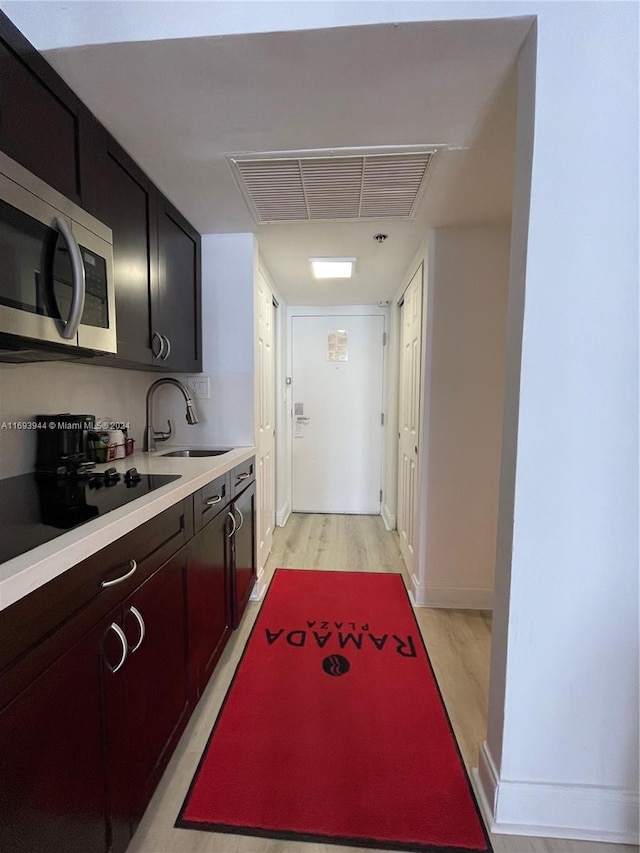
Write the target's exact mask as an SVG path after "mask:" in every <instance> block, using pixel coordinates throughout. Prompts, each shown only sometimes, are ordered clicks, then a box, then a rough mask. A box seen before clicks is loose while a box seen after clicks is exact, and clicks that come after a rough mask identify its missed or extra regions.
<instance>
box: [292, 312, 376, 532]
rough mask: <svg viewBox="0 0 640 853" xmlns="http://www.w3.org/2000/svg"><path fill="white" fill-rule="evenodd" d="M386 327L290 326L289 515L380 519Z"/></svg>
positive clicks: (340, 322) (359, 319)
mask: <svg viewBox="0 0 640 853" xmlns="http://www.w3.org/2000/svg"><path fill="white" fill-rule="evenodd" d="M384 320H385V318H384V317H383V316H381V315H358V316H345V315H338V316H336V315H331V316H321V317H300V316H298V317H294V318H293V320H292V334H291V337H292V371H293V388H292V391H293V397H292V410H293V411H292V417H293V437H292V443H293V464H292V468H293V472H292V479H293V490H292V491H293V495H292V508H293V511H294V512H326V513H361V514H371V515H377V514H379V512H380V484H381V471H382V433H383V426H382V387H383V385H382V381H383V345H384V344H383V334H384Z"/></svg>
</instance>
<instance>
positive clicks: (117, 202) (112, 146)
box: [96, 133, 159, 365]
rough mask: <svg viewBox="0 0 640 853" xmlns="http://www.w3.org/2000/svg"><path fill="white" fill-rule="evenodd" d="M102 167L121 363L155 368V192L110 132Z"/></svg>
mask: <svg viewBox="0 0 640 853" xmlns="http://www.w3.org/2000/svg"><path fill="white" fill-rule="evenodd" d="M101 164H102V165H101V168H100V176H99V182H98V183H99V186H100V187H101V191H100V192H99V195H98V197H97V198H96V205H97V212H96V216H98V218H99V219H101V220H102V221H103V222H104V223H105V225H108V226H109V228H111V230H112V232H113V275H114V282H115V290H116V331H117V335H118V354H117V358H118V361H122V362H131V363H135V364H140V365H150V364H151V363H152V362H153V355H152V351H151V332H150V293H151V282H152V278H153V277H154V276H155V275H156V273H157V269H156V266H157V264H156V257H157V252H156V243H155V241H156V236H155V235H156V230H155V190H154V188H153V187H152V186H151V185H150V183H149V181H148V179H147V178H146V176H145V175H144V173H143V172H142V171H141V170H140V169H139V168H138V167H137V166H136V164H135V163H134V162H133V160H131V158H130V157H129V156H128V155H127V154H126V153H125V152H124V151H123V150H122V149H121V148H120V147H119V146H118V145H117V144H116V143H115V142H114V140H112V139H111V138H110V137H109V136H108V134H106V133H105V135H104V148H103V151H102V158H101ZM157 349H158V350H159V347H157Z"/></svg>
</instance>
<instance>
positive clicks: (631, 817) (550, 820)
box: [471, 743, 640, 844]
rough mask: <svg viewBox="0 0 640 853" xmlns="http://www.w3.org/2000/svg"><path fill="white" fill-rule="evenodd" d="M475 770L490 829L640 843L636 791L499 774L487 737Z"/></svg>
mask: <svg viewBox="0 0 640 853" xmlns="http://www.w3.org/2000/svg"><path fill="white" fill-rule="evenodd" d="M478 764H479V766H478V769H474V770H472V772H471V783H472V785H473V788H474V791H475V793H476V797H477V800H478V805H479V806H480V810H481V812H482V814H483V816H484V818H485V821H486V823H487V827H488V829H489V831H490V832H493V833H495V834H497V835H503V834H506V835H528V836H534V837H536V838H568V839H575V840H580V841H600V842H607V843H615V844H638V841H639V839H640V827H639V825H638V805H639V803H638V792H637V791H632V790H628V789H626V788H612V787H600V786H598V785H563V784H558V783H548V782H515V781H511V780H501V779H500V778H499V776H498V774H497V771H496V768H495V764H494V762H493V760H492V758H491V754H490V752H489V749H488V747H487V744H486V743H484V744H483V746H482V749H481V751H480V758H479V762H478Z"/></svg>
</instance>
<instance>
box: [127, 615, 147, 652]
mask: <svg viewBox="0 0 640 853" xmlns="http://www.w3.org/2000/svg"><path fill="white" fill-rule="evenodd" d="M129 613H131V614H132V615H133V616H135V619H136V621H137V623H138V625H139V626H140V639H139V640H138V642H137V643H136V644H135V646H133V647H132V648H130V649H129V651H130V652H131V654H133V653H134V652H137V651H138V649H139V648H140V646H141V645H142V641H143V640H144V635H145V633H146V630H145V625H144V619H143V618H142V614H141V613H140V611H139V610H138V608H137V607H130V608H129Z"/></svg>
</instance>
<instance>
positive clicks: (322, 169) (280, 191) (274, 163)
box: [229, 151, 433, 222]
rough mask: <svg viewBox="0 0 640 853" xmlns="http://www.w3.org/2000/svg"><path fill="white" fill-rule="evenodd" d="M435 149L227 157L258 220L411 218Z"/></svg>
mask: <svg viewBox="0 0 640 853" xmlns="http://www.w3.org/2000/svg"><path fill="white" fill-rule="evenodd" d="M432 156H433V151H422V152H412V153H402V154H368V155H350V156H326V157H323V156H317V155H314V156H302V155H300V156H295V157H293V156H292V157H286V156H269V157H267V156H260V157H258V156H253V157H251V158H242V159H240V158H235V157H230V158H229V160H230V162H231V164H232V167H233V168H234V170H235V172H236V175H237V177H238V179H239V182H240V186H241V189H242V191H243V193H244V195H245V198H246V199H247V201H248V203H249V204H250V206H251V207H252V209H253V213H254V216H255V218H256V220H257V221H258V222H305V221H307V222H308V221H317V220H334V219H348V220H361V219H388V218H411V217H412V216H413V215H414V213H415V208H416V204H417V201H418V196H419V193H420V190H421V189H422V187H423V185H424V179H425V174H426V171H427V167H428V165H429V161H430V160H431V157H432Z"/></svg>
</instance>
